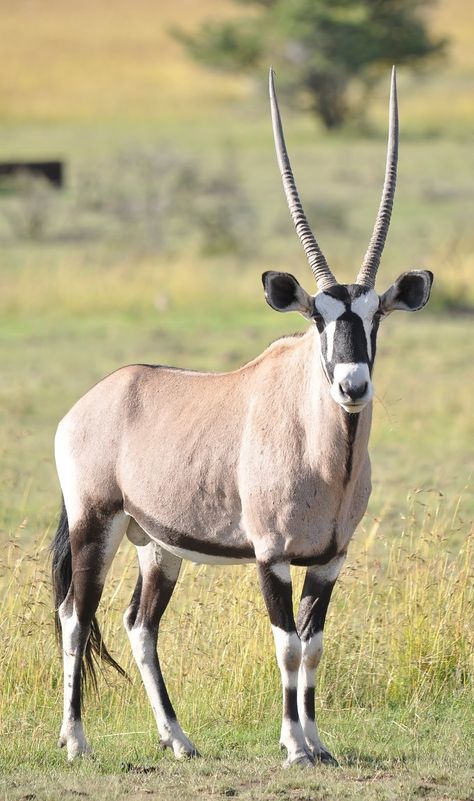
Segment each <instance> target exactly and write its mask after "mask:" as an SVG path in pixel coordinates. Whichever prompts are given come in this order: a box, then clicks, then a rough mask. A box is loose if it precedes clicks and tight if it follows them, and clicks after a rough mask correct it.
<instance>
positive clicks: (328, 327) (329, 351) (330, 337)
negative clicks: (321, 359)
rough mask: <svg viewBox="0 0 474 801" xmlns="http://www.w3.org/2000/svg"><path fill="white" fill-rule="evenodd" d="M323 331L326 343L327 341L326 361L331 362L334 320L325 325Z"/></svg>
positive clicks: (334, 329) (334, 330)
mask: <svg viewBox="0 0 474 801" xmlns="http://www.w3.org/2000/svg"><path fill="white" fill-rule="evenodd" d="M324 333H325V334H326V343H327V360H328V362H332V354H333V350H334V335H335V333H336V321H335V320H332V321H331V322H330V323H328V324H327V325H326V328H325V329H324Z"/></svg>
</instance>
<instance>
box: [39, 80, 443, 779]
mask: <svg viewBox="0 0 474 801" xmlns="http://www.w3.org/2000/svg"><path fill="white" fill-rule="evenodd" d="M270 102H271V113H272V123H273V133H274V138H275V145H276V152H277V157H278V164H279V168H280V171H281V176H282V180H283V186H284V190H285V194H286V199H287V202H288V205H289V209H290V212H291V216H292V218H293V222H294V225H295V228H296V232H297V234H298V236H299V238H300V240H301V243H302V245H303V248H304V250H305V253H306V256H307V259H308V261H309V264H310V267H311V270H312V271H313V273H314V277H315V279H316V283H317V286H318V289H319V291H318V292H317V293H316V294H314V295H310V294H308V293H307V292H306V291H305V290H304V289H303V288H302V287H301V286H300V284H299V283H298V281H297V280H296V279H295V278H294V277H293V276H292V275H290V274H289V273H283V272H274V271H269V272H265V273H264V274H263V286H264V290H265V298H266V300H267V303H268V304H269V305H270V306H271V307H272V308H273V309H276V311H280V312H288V311H298V312H300V314H302V315H303V316H304V317H306V318H307V319H308V320H309V321H311V326H310V328H309V329H308V331H307V332H306V333H305V334H304V335H303V336H287V337H283V338H282V339H279V340H277V341H276V342H274V343H273V344H272V345H270V346H269V347H268V348H267V349H266V350H265V351H264V352H263V353H262V354H261V355H260V356H257V358H255V359H254V360H253V361H251V362H249V363H248V364H246V365H244V366H243V367H241V368H240V369H238V370H235V371H233V372H228V373H202V372H195V371H193V370H183V369H177V368H172V367H165V366H161V365H147V364H135V365H129V366H127V367H123V368H121V369H119V370H117V371H116V372H114V373H112V374H111V375H109V376H107V377H106V378H104V379H103V380H102V381H100V382H99V383H98V384H96V386H94V387H93V388H92V389H91V390H90V391H89V392H88V393H87V394H86V395H84V397H83V398H81V399H80V400H79V401H78V402H77V403H76V404H75V406H73V408H72V409H71V411H69V412H68V414H66V416H65V417H64V418H63V419H62V420H61V422H60V423H59V426H58V429H57V433H56V439H55V455H56V463H57V469H58V474H59V479H60V483H61V488H62V494H63V509H62V514H61V518H60V522H59V526H58V530H57V533H56V536H55V539H54V542H53V544H52V551H53V583H54V592H55V604H56V610H57V615H56V624H57V629H58V634H59V635H60V636H61V637H62V648H63V657H64V716H63V722H62V726H61V732H60V736H59V745H60V746H67V753H68V758H69V759H70V760H72V759H74V758H75V757H78V756H81V755H82V754H85V753H86V752H88V750H89V746H88V744H87V741H86V739H85V736H84V730H83V726H82V721H81V672H82V667H83V659H85V665H86V666H88V667H89V668H92V670H93V656H94V653H95V654H98V655H100V656H101V657H102V658H103V659H105V661H106V662H108V663H109V664H111V665H114V666H115V667H116V668H117V669H119V670H121V669H120V667H119V666H118V665H117V663H116V662H115V661H114V660H113V658H112V657H111V656H110V654H109V652H108V651H107V649H106V648H105V646H104V644H103V642H102V638H101V634H100V630H99V627H98V624H97V620H96V617H95V615H96V610H97V607H98V604H99V600H100V597H101V594H102V589H103V586H104V581H105V578H106V575H107V571H108V569H109V567H110V564H111V562H112V560H113V558H114V555H115V553H116V551H117V548H118V546H119V544H120V542H121V540H122V538H123V536H124V535H125V534H126V535H127V537H128V539H129V540H130V541H131V542H132V543H134V545H136V548H137V553H138V562H139V576H138V581H137V584H136V587H135V590H134V592H133V596H132V599H131V601H130V605H129V607H128V609H127V610H126V612H125V615H124V624H125V628H126V630H127V634H128V637H129V639H130V643H131V647H132V650H133V654H134V657H135V659H136V662H137V664H138V668H139V670H140V673H141V676H142V679H143V682H144V685H145V688H146V691H147V693H148V696H149V700H150V702H151V705H152V707H153V712H154V715H155V718H156V724H157V727H158V732H159V736H160V739H161V743H162V745H163V746H167V747H169V748H172V749H173V752H174V755H175V756H176V757H183V756H195V755H197V751H196V748H195V746H194V745H193V743H192V742H191V741H190V739H188V737H187V736H186V734H185V733H184V732H183V730H182V729H181V726H180V725H179V723H178V720H177V718H176V715H175V712H174V709H173V706H172V704H171V701H170V698H169V696H168V692H167V690H166V686H165V682H164V679H163V675H162V672H161V667H160V662H159V658H158V653H157V642H158V628H159V624H160V620H161V617H162V615H163V613H164V611H165V609H166V607H167V606H168V602H169V600H170V598H171V595H172V593H173V589H174V587H175V584H176V581H177V579H178V574H179V571H180V566H181V562H182V560H183V559H189V560H191V561H192V562H195V563H201V564H202V563H204V564H217V565H219V564H225V565H227V564H242V563H244V562H254V563H255V564H256V567H257V574H258V579H259V583H260V588H261V591H262V594H263V598H264V601H265V604H266V608H267V610H268V616H269V618H270V622H271V625H272V629H273V635H274V640H275V648H276V657H277V661H278V666H279V669H280V673H281V681H282V688H283V716H282V726H281V736H280V743H281V745H282V746H283V747H284V748H285V749H286V751H287V761H286V764H293V763H301V764H307V765H310V764H314V763H315V762H316V761H321V762H327V763H332V764H337V763H336V761H335V759H334V758H333V757H332V756H331V754H330V753H329V751H328V749H327V748H326V747H325V746H324V745H323V743H322V742H321V739H320V737H319V734H318V729H317V725H316V721H315V698H314V695H315V693H314V685H315V671H316V668H317V666H318V663H319V661H320V659H321V654H322V648H323V644H322V643H323V628H324V622H325V618H326V612H327V609H328V604H329V601H330V598H331V592H332V589H333V587H334V583H335V581H336V579H337V576H338V574H339V571H340V570H341V567H342V564H343V562H344V559H345V557H346V553H347V548H348V545H349V541H350V539H351V537H352V535H353V533H354V530H355V528H356V526H357V525H358V523H359V522H360V520H361V518H362V516H363V514H364V512H365V510H366V507H367V503H368V499H369V495H370V491H371V483H370V461H369V455H368V450H367V445H368V439H369V431H370V426H371V416H372V393H373V390H372V370H373V365H374V359H375V346H376V339H377V331H378V327H379V323H380V322H381V320H383V319H384V318H385V317H386V316H387V315H388V314H390V313H391V312H392V311H394V310H395V309H403V310H405V311H417V310H418V309H421V308H422V307H423V306H424V305H425V303H426V302H427V300H428V298H429V295H430V289H431V284H432V280H433V276H432V273H431V272H428V271H427V270H411V271H409V272H404V273H403V274H402V275H401V276H400V277H399V278H398V279H397V280H396V281H395V283H394V284H393V285H392V286H391V287H390V288H389V289H387V291H386V292H384V293H383V294H382V295H378V294H377V293H376V292H375V289H374V286H375V279H376V274H377V269H378V266H379V263H380V259H381V256H382V251H383V247H384V244H385V239H386V236H387V231H388V227H389V223H390V216H391V210H392V203H393V197H394V192H395V182H396V169H397V154H398V111H397V91H396V78H395V70H393V72H392V80H391V91H390V112H389V137H388V150H387V163H386V172H385V181H384V186H383V192H382V198H381V202H380V207H379V211H378V215H377V219H376V222H375V227H374V231H373V234H372V238H371V240H370V244H369V247H368V250H367V253H366V255H365V257H364V260H363V263H362V266H361V268H360V270H359V273H358V275H357V278H356V281H355V283H353V284H339V283H338V282H337V280H336V278H335V277H334V275H333V273H332V272H331V270H330V268H329V266H328V263H327V261H326V259H325V257H324V255H323V253H322V251H321V250H320V248H319V245H318V243H317V241H316V239H315V237H314V236H313V234H312V232H311V229H310V227H309V224H308V222H307V220H306V217H305V214H304V211H303V208H302V206H301V203H300V200H299V197H298V193H297V190H296V185H295V181H294V178H293V173H292V170H291V166H290V161H289V157H288V153H287V150H286V146H285V141H284V136H283V130H282V124H281V119H280V113H279V109H278V104H277V99H276V95H275V87H274V80H273V71H272V70H270ZM290 565H300V566H304V567H305V568H306V576H305V580H304V587H303V592H302V597H301V602H300V606H299V610H298V614H297V617H296V621H295V617H294V615H293V605H292V586H291V576H290Z"/></svg>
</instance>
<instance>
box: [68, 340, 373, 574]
mask: <svg viewBox="0 0 474 801" xmlns="http://www.w3.org/2000/svg"><path fill="white" fill-rule="evenodd" d="M345 418H347V414H346V413H345V412H344V411H343V409H341V408H340V407H339V406H338V405H337V404H335V403H334V401H333V400H332V398H331V397H330V394H329V386H328V382H327V380H326V378H325V376H324V373H323V371H322V368H321V366H320V358H319V337H318V334H317V332H316V330H315V329H314V328H312V329H310V330H309V331H308V332H307V333H306V334H305V335H304V336H295V337H288V338H284V339H281V340H278V341H277V342H275V343H273V344H272V345H271V346H270V347H269V348H268V349H267V350H266V351H265V352H264V353H263V354H262V355H261V356H259V357H258V358H256V359H255V360H254V361H252V362H250V363H249V364H247V365H245V366H244V367H242V368H241V369H239V370H236V371H234V372H230V373H220V374H212V373H199V372H192V371H185V370H176V369H171V368H166V367H147V366H142V365H133V366H129V367H125V368H122V369H121V370H118V371H117V372H115V373H113V374H111V375H109V376H108V377H107V378H105V379H104V380H103V381H101V382H100V383H99V384H97V385H96V386H95V387H94V388H93V389H91V390H90V391H89V392H88V393H87V394H86V395H85V396H84V397H83V398H82V399H81V400H80V401H78V403H76V405H75V406H74V407H73V408H72V409H71V411H70V412H69V413H68V414H67V415H66V417H65V418H64V419H63V420H62V421H61V423H60V425H59V428H58V435H57V457H58V466H59V471H60V475H61V473H62V474H63V475H64V471H62V470H61V464H62V463H63V462H67V463H69V465H74V473H75V474H76V475H77V474H80V476H81V481H80V483H79V484H78V483H76V484H75V486H74V492H75V493H76V492H77V491H78V488H79V487H80V492H81V496H82V497H81V498H80V499H79V498H78V499H77V500H78V501H80V504H79V505H80V507H81V508H82V509H83V508H84V506H86V505H87V497H88V496H90V497H91V498H92V497H93V498H94V499H95V503H97V502H98V503H99V504H100V505H103V506H104V507H108V506H109V505H110V504H111V503H117V504H121V503H122V502H123V509H124V511H125V512H126V513H127V514H128V515H130V517H132V518H133V519H134V520H135V521H136V522H137V523H138V524H139V526H140V527H141V528H142V529H143V530H144V531H145V532H146V534H148V535H149V537H151V538H152V539H155V540H157V541H159V542H160V543H161V544H162V545H164V546H165V547H169V548H171V549H173V548H176V547H177V546H176V543H181V541H182V538H183V537H189V538H192V540H190V542H191V545H190V546H189V547H188V550H190V551H191V552H193V551H199V550H200V549H199V548H198V547H197V545H196V548H194V546H193V542H194V541H196V543H197V542H201V543H207V544H208V545H209V544H210V545H211V546H212V545H213V544H214V543H215V545H216V547H220V548H221V549H222V550H227V551H232V552H234V551H235V553H232V554H231V556H230V557H222V558H219V557H218V556H215V555H210V557H209V558H206V555H205V554H200V556H199V557H198V555H197V554H196V555H194V554H193V553H191V554H190V555H189V558H191V559H192V560H193V561H209V562H216V561H217V562H218V561H226V562H229V561H235V562H240V561H251V560H252V554H251V553H249V551H253V552H254V554H255V556H256V558H257V559H258V560H262V561H268V560H272V561H273V560H278V561H280V560H289V559H291V558H292V557H298V558H300V559H301V558H304V557H308V559H311V558H312V557H318V556H321V557H323V559H322V561H324V553H325V551H326V550H327V549H328V548H329V547H330V545H331V543H333V544H336V547H337V552H343V551H345V549H346V547H347V544H348V541H349V540H350V538H351V536H352V534H353V532H354V529H355V527H356V526H357V524H358V522H359V521H360V519H361V517H362V515H363V514H364V512H365V509H366V506H367V501H368V498H369V494H370V463H369V457H368V452H367V442H368V437H369V430H370V420H371V405H370V404H369V405H368V406H367V407H366V408H365V409H364V410H363V412H362V413H361V414H360V415H358V425H357V430H356V436H355V440H354V443H353V455H352V469H351V473H350V476H347V475H346V469H345V464H346V461H347V458H348V454H347V449H348V448H349V447H351V444H350V443H349V442H348V437H347V432H346V429H345ZM68 432H69V434H71V435H72V436H69V435H68ZM63 490H64V491H65V500H66V505H67V506H68V510H69V509H70V507H71V506H73V505H74V504H68V500H69V499H68V497H67V486H63ZM134 531H135V533H134ZM130 537H131V539H135V540H136V539H137V537H139V535H138V534H137V532H136V528H134V527H130ZM333 538H335V543H334V539H333ZM211 550H212V547H211ZM178 555H180V556H186V555H187V554H185V553H180V552H178Z"/></svg>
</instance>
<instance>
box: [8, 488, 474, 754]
mask: <svg viewBox="0 0 474 801" xmlns="http://www.w3.org/2000/svg"><path fill="white" fill-rule="evenodd" d="M422 497H423V498H424V496H421V495H417V496H415V497H414V498H413V499H412V502H411V503H410V506H409V508H408V510H407V516H406V520H405V528H404V531H403V532H402V533H401V536H400V537H399V538H397V539H396V540H395V541H394V542H393V544H392V545H391V546H390V547H389V548H388V552H387V562H386V564H385V565H383V564H382V563H381V561H380V559H379V558H378V556H377V554H378V553H379V552H380V549H379V544H380V543H379V540H380V533H379V532H380V530H383V528H384V526H386V525H387V521H386V520H385V519H384V518H383V516H382V517H381V519H380V520H377V521H375V523H374V525H373V527H372V528H371V529H370V530H368V531H366V532H365V534H364V533H363V534H362V535H361V536H360V538H359V540H358V541H356V543H355V545H354V548H353V552H352V554H351V558H350V559H349V563H348V566H347V569H346V570H345V571H344V575H343V576H342V579H341V580H340V582H339V584H338V587H337V591H336V592H335V597H334V602H333V604H332V607H331V610H330V615H329V621H328V626H327V635H326V644H327V646H326V653H325V657H324V660H323V663H322V666H321V670H320V678H319V696H320V699H321V700H320V706H321V707H322V709H323V710H325V709H331V710H332V711H333V712H335V713H339V712H340V711H341V710H351V709H360V708H364V709H366V710H368V711H370V710H372V711H374V710H375V711H376V712H377V713H381V712H382V713H383V712H384V711H385V713H387V712H388V710H390V709H404V710H405V714H406V715H407V716H408V717H410V716H412V715H414V714H415V715H417V714H419V715H423V714H425V713H426V710H427V709H429V708H438V707H440V708H441V707H442V706H443V705H446V704H448V705H449V704H454V705H455V704H458V703H462V705H463V706H464V705H465V706H466V708H467V706H468V705H469V703H470V701H472V677H473V674H474V648H473V645H474V642H473V632H472V626H471V621H472V619H473V613H474V586H473V583H472V565H473V562H472V547H473V540H472V535H471V536H468V535H467V532H466V527H465V526H462V527H461V528H462V532H461V534H462V537H463V539H464V542H463V544H462V546H461V548H460V549H459V552H457V553H455V554H453V553H451V541H452V537H453V534H454V535H455V536H456V537H458V538H459V534H460V532H459V531H457V532H456V531H455V530H456V528H459V526H460V523H459V520H458V519H457V517H456V515H454V517H453V518H451V519H449V518H448V517H447V516H443V517H441V518H440V517H439V514H438V510H437V509H436V508H435V507H433V505H432V503H430V502H429V501H428V505H425V503H423V505H419V501H420V498H422ZM425 500H426V498H425ZM49 538H50V532H48V533H47V534H45V535H43V536H42V537H41V538H40V539H39V540H38V541H37V542H36V543H35V544H34V547H33V548H32V547H31V546H30V545H29V546H25V544H24V543H23V542H22V534H21V530H20V531H17V532H15V534H14V535H13V536H12V537H11V538H10V540H9V543H8V546H7V549H6V550H5V552H4V554H3V555H2V559H1V562H0V568H1V578H0V581H1V585H2V590H3V592H2V595H3V602H2V608H1V613H0V614H1V621H2V623H1V651H0V669H1V672H2V690H3V692H2V701H1V703H0V719H1V720H2V727H3V735H4V737H5V741H4V745H6V751H7V755H5V758H6V759H7V761H8V762H9V761H10V760H9V759H8V753H9V754H10V759H11V757H12V756H13V755H14V754H15V753H19V752H21V751H22V750H24V748H25V744H26V743H27V742H28V740H29V736H30V732H31V731H32V730H34V729H35V727H37V726H40V728H41V729H42V730H44V729H45V727H47V726H53V727H54V726H56V727H57V725H58V724H59V716H60V706H61V701H60V696H61V690H60V686H61V678H60V660H59V658H58V654H57V652H56V648H55V645H54V642H53V627H52V611H51V600H50V583H49V576H48V571H47V567H46V561H47V543H48V540H49ZM131 551H132V549H131V547H130V546H126V547H123V548H122V550H121V552H120V554H119V556H118V558H117V559H116V561H115V563H114V566H113V569H112V574H111V576H110V577H109V580H108V583H107V587H106V592H105V596H104V599H103V602H102V605H101V611H100V619H101V621H102V622H103V631H104V637H105V640H106V642H107V643H108V644H109V645H110V646H111V647H112V650H113V653H114V655H115V656H117V657H118V659H119V661H120V662H121V663H122V664H123V665H124V666H125V667H126V668H127V670H128V671H129V672H130V674H131V675H132V676H133V679H134V680H133V682H132V684H127V683H125V682H123V680H122V679H118V678H117V679H115V678H111V683H110V684H109V683H106V681H105V677H104V679H102V680H101V682H100V701H97V700H95V701H94V702H92V701H89V703H88V704H87V705H86V718H85V719H86V723H87V724H88V728H89V731H90V733H91V737H92V741H93V742H94V744H95V743H96V742H97V739H96V738H98V740H99V741H100V738H101V736H104V737H105V736H107V738H109V739H108V740H107V742H108V748H109V752H110V749H112V752H113V749H114V748H115V747H117V748H120V747H121V743H120V740H118V741H116V743H115V742H114V738H113V735H114V734H119V733H124V732H129V731H138V732H141V733H142V735H143V736H144V740H145V741H146V742H152V741H153V732H154V724H153V722H152V719H151V713H150V710H149V709H148V707H146V708H144V691H143V689H142V687H141V686H140V682H139V680H138V679H137V671H136V669H135V667H134V666H133V665H132V663H131V657H130V652H129V647H128V643H127V642H126V637H125V635H124V633H123V631H122V627H121V614H122V611H123V609H124V608H125V606H126V605H127V603H128V599H129V597H130V594H131V589H132V587H133V584H134V574H135V571H134V569H133V568H132V564H133V563H134V562H135V557H134V554H133V553H132V552H131ZM294 573H295V579H296V580H295V595H298V593H299V590H300V587H301V581H302V574H303V571H301V570H295V571H294ZM160 649H161V653H162V659H163V665H164V670H165V674H166V677H167V681H168V683H169V687H170V692H171V695H172V697H173V698H174V699H175V700H176V706H177V708H178V710H179V714H180V717H181V719H182V721H183V723H184V726H185V728H186V729H188V730H189V731H190V732H192V734H193V736H194V737H195V739H196V740H197V741H198V743H199V740H200V737H201V733H202V732H203V731H204V730H216V732H218V734H217V736H218V738H219V740H220V741H221V742H222V741H227V742H228V743H232V742H233V743H234V744H235V742H236V739H237V740H238V734H237V733H236V732H239V731H243V730H246V731H248V732H251V731H252V729H253V728H254V729H256V730H258V729H259V728H261V727H262V725H265V722H268V720H273V721H274V723H275V725H276V720H277V718H278V715H279V709H280V698H279V681H278V675H277V669H276V665H275V659H274V655H273V645H272V641H271V632H270V627H269V624H268V620H267V615H266V613H265V611H264V608H263V603H262V601H261V599H260V596H259V593H258V592H257V591H256V578H255V572H254V569H253V568H251V567H247V568H245V567H242V568H222V569H216V568H213V569H211V568H204V567H201V568H194V567H192V566H189V565H187V566H186V567H185V569H184V570H183V574H182V577H181V579H180V583H179V586H178V589H177V592H176V596H175V598H174V599H173V601H172V603H171V606H170V609H169V610H168V612H167V614H166V616H165V619H164V622H163V625H162V630H161V641H160ZM323 714H324V711H323ZM54 733H55V732H53V731H49V732H48V737H49V738H50V737H51V736H52V735H53V734H54ZM150 738H151V740H150ZM336 747H337V746H336ZM112 752H111V753H112ZM109 756H110V754H109Z"/></svg>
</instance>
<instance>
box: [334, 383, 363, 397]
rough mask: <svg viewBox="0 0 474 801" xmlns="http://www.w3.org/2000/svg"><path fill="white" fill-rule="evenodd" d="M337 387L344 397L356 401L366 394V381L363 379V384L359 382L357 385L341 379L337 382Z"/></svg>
mask: <svg viewBox="0 0 474 801" xmlns="http://www.w3.org/2000/svg"><path fill="white" fill-rule="evenodd" d="M339 389H340V390H341V392H342V394H343V395H344V396H345V397H346V398H350V399H351V400H352V401H356V400H359V398H363V397H364V395H365V394H366V392H367V381H365V382H364V383H363V384H359V386H354V385H353V384H351V382H350V381H341V383H340V384H339Z"/></svg>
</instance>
